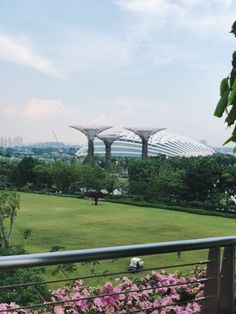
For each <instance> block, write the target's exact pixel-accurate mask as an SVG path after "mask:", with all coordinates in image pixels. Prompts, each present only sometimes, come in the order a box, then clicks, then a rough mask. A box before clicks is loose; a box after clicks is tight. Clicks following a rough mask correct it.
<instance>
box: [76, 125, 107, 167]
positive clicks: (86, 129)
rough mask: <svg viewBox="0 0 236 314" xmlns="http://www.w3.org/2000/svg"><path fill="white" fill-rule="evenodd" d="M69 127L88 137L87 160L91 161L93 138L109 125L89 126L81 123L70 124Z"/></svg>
mask: <svg viewBox="0 0 236 314" xmlns="http://www.w3.org/2000/svg"><path fill="white" fill-rule="evenodd" d="M70 127H71V128H73V129H76V130H78V131H80V132H82V133H84V135H85V136H86V137H87V139H88V154H87V159H88V160H89V161H92V160H93V158H94V138H95V137H96V136H98V134H100V133H101V132H103V131H105V130H108V129H110V128H111V126H99V127H98V126H96V127H90V126H82V125H70Z"/></svg>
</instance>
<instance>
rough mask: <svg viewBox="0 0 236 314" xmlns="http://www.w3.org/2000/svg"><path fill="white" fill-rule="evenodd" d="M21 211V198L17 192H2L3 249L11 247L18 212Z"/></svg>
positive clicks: (0, 242) (0, 229)
mask: <svg viewBox="0 0 236 314" xmlns="http://www.w3.org/2000/svg"><path fill="white" fill-rule="evenodd" d="M19 209H20V196H19V195H18V194H17V193H15V192H0V245H1V248H2V249H7V248H9V247H10V239H11V234H12V230H13V224H14V220H15V217H16V214H17V210H19Z"/></svg>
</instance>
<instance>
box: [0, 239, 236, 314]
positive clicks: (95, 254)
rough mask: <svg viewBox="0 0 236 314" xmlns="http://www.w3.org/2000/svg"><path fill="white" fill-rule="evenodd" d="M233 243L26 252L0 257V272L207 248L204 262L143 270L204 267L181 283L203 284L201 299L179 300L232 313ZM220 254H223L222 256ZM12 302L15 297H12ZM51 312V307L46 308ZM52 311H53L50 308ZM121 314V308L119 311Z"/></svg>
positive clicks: (220, 313) (205, 310)
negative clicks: (199, 274) (194, 277)
mask: <svg viewBox="0 0 236 314" xmlns="http://www.w3.org/2000/svg"><path fill="white" fill-rule="evenodd" d="M235 245H236V237H220V238H206V239H196V240H186V241H174V242H162V243H151V244H140V245H129V246H118V247H108V248H98V249H85V250H74V251H64V252H52V253H42V254H26V255H16V256H2V257H0V275H1V272H2V271H7V270H10V269H14V268H24V267H27V268H30V267H38V266H40V267H41V266H48V265H58V264H67V263H81V262H93V261H99V260H108V259H117V258H124V257H133V256H146V255H155V254H165V253H172V252H184V251H194V250H203V249H204V250H208V259H207V260H204V261H197V262H190V263H184V264H183V263H182V264H181V263H176V264H174V265H167V266H165V265H162V266H158V267H154V268H145V269H144V270H143V271H145V272H147V271H154V270H155V271H157V270H161V269H170V268H177V267H186V266H198V265H205V266H206V275H205V276H204V277H202V278H199V279H197V280H195V281H193V280H186V282H184V285H192V284H194V283H195V282H196V283H201V284H204V288H203V289H204V295H203V297H201V298H197V299H194V300H192V299H191V300H187V301H184V302H182V303H185V304H186V303H188V302H193V301H196V302H199V303H201V305H202V313H207V314H233V313H235ZM221 254H222V256H221ZM127 273H128V272H113V273H105V274H96V275H90V276H83V277H79V278H78V277H76V278H66V279H55V280H45V281H41V282H22V283H14V284H12V285H5V286H0V293H1V290H2V289H17V288H19V287H29V286H30V287H32V288H33V289H34V290H35V292H36V293H37V286H38V285H42V284H45V283H60V282H70V281H72V282H73V281H76V280H79V279H93V278H99V277H106V276H120V275H125V274H127ZM178 285H182V286H183V283H181V284H180V283H174V284H169V285H165V286H161V287H160V286H159V285H158V286H156V287H155V286H152V287H147V288H142V289H135V290H129V291H121V292H117V293H105V294H94V295H91V296H86V297H83V298H76V299H66V300H63V301H55V302H54V301H51V302H47V301H45V300H43V298H41V300H42V301H41V303H40V302H39V303H38V304H30V305H25V306H22V307H20V308H18V309H17V312H19V313H20V311H21V310H26V309H32V310H36V309H38V308H40V307H41V308H52V307H53V306H55V305H57V304H60V305H66V304H69V303H72V302H78V301H82V300H90V299H96V298H104V297H110V296H116V295H121V294H122V295H128V294H130V293H134V292H141V291H145V290H150V289H152V290H153V289H160V288H170V287H173V286H178ZM12 301H14V300H12ZM173 305H180V302H179V303H178V302H176V303H174V304H167V305H159V306H157V307H151V308H145V309H142V310H140V309H137V310H134V311H131V312H130V311H129V312H127V313H141V312H142V313H152V311H154V310H157V311H158V310H161V309H162V308H164V307H170V306H173ZM49 311H50V310H49ZM6 312H14V313H16V309H8V310H0V313H6ZM52 313H53V311H52ZM78 313H79V312H78ZM122 313H124V311H123V312H122Z"/></svg>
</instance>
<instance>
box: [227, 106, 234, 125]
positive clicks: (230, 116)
mask: <svg viewBox="0 0 236 314" xmlns="http://www.w3.org/2000/svg"><path fill="white" fill-rule="evenodd" d="M235 120H236V106H235V105H234V106H232V108H231V110H230V112H229V114H228V116H227V117H226V119H225V122H226V123H227V124H228V126H230V125H232V124H234V122H235Z"/></svg>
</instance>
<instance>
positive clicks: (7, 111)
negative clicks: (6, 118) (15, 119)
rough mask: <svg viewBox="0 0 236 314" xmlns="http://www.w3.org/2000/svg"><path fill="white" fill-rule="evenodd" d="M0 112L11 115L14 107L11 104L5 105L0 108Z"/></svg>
mask: <svg viewBox="0 0 236 314" xmlns="http://www.w3.org/2000/svg"><path fill="white" fill-rule="evenodd" d="M1 113H2V114H4V115H13V114H14V113H15V109H14V108H13V107H12V106H6V107H4V108H3V109H2V110H1Z"/></svg>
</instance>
